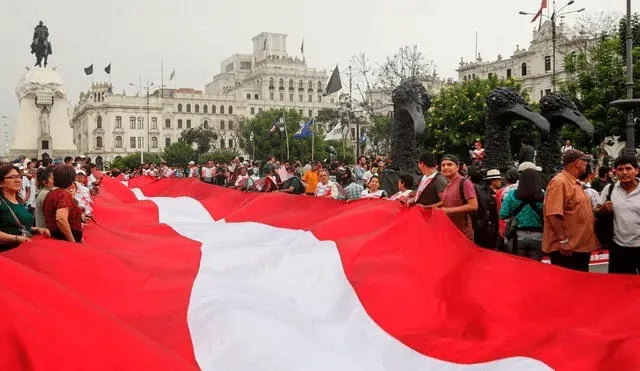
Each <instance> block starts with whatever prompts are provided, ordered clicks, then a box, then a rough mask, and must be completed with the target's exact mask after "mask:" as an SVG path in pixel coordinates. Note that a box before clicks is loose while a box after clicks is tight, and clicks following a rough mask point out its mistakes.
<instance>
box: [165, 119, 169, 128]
mask: <svg viewBox="0 0 640 371" xmlns="http://www.w3.org/2000/svg"><path fill="white" fill-rule="evenodd" d="M164 128H165V129H171V119H165V120H164Z"/></svg>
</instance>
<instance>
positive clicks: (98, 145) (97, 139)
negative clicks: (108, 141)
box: [96, 137, 102, 148]
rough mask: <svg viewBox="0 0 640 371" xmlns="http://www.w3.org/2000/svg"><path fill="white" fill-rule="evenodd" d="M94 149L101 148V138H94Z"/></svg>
mask: <svg viewBox="0 0 640 371" xmlns="http://www.w3.org/2000/svg"><path fill="white" fill-rule="evenodd" d="M96 147H97V148H102V137H96Z"/></svg>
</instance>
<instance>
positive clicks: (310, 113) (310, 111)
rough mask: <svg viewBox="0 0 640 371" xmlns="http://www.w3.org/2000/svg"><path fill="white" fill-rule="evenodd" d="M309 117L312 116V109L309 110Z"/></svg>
mask: <svg viewBox="0 0 640 371" xmlns="http://www.w3.org/2000/svg"><path fill="white" fill-rule="evenodd" d="M309 117H313V110H312V109H310V110H309Z"/></svg>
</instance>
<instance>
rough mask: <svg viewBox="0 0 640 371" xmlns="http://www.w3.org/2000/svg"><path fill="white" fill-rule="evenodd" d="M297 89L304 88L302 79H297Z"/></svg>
mask: <svg viewBox="0 0 640 371" xmlns="http://www.w3.org/2000/svg"><path fill="white" fill-rule="evenodd" d="M298 90H304V86H303V83H302V80H300V81H298Z"/></svg>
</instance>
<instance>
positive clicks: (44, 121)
mask: <svg viewBox="0 0 640 371" xmlns="http://www.w3.org/2000/svg"><path fill="white" fill-rule="evenodd" d="M40 134H42V135H49V110H48V109H47V107H43V108H42V112H40Z"/></svg>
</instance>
